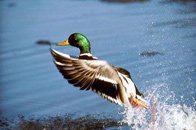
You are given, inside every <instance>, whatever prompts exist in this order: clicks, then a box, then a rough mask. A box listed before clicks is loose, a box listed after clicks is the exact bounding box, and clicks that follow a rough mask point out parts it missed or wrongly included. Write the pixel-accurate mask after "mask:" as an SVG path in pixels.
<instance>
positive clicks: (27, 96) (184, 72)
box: [0, 0, 196, 130]
mask: <svg viewBox="0 0 196 130" xmlns="http://www.w3.org/2000/svg"><path fill="white" fill-rule="evenodd" d="M160 1H164V0H160ZM160 1H155V0H154V1H153V0H151V1H146V2H136V3H135V2H132V1H131V0H130V1H128V0H127V1H124V2H128V4H105V3H104V2H100V0H97V1H90V0H86V1H81V0H75V1H72V0H66V1H65V0H64V1H58V2H56V1H47V0H42V1H39V0H37V1H36V0H35V1H25V0H24V1H23V0H20V1H12V0H9V1H6V0H1V1H0V9H1V10H2V11H1V17H2V20H1V24H0V26H1V27H0V28H1V30H0V42H1V44H0V60H1V62H0V68H1V73H0V76H1V77H0V116H1V118H0V129H1V128H13V127H12V126H13V125H14V126H16V125H18V127H19V128H20V129H31V128H32V129H34V128H36V129H40V128H42V129H43V128H47V129H50V128H53V129H55V128H56V127H57V128H65V129H66V128H72V127H74V128H77V127H80V128H84V129H85V128H100V129H104V128H107V129H110V128H111V129H113V128H114V129H129V128H130V129H134V128H135V129H138V130H140V129H142V130H145V129H149V128H151V127H153V126H152V124H151V122H152V119H151V118H152V116H151V114H152V108H151V104H152V100H151V99H152V95H151V94H153V95H154V96H155V98H156V99H157V102H156V116H155V123H154V128H156V129H192V128H193V129H194V128H195V127H196V126H195V125H194V124H196V123H195V119H196V115H195V110H196V105H195V104H196V100H195V97H196V96H195V95H196V90H195V83H196V80H195V77H196V71H195V70H196V67H195V60H194V59H195V49H196V48H195V41H196V39H195V38H196V34H195V32H196V23H195V21H196V16H195V13H196V11H195V2H190V3H189V2H172V4H171V3H170V2H169V3H164V4H163V3H162V2H160ZM120 2H123V1H120ZM12 3H14V4H12ZM51 9H52V10H53V11H51ZM92 10H93V11H92ZM73 32H81V33H83V34H85V35H86V36H88V38H89V39H90V41H91V44H92V45H91V47H92V52H93V54H94V56H96V57H99V58H100V59H105V60H107V61H108V62H109V63H111V64H113V65H115V66H120V67H123V68H125V69H127V70H128V71H130V72H131V75H132V78H133V79H134V81H135V83H136V84H137V86H138V87H139V89H140V90H141V92H143V93H144V96H145V98H146V99H147V100H148V101H149V109H148V110H145V109H136V108H129V109H125V110H124V108H123V107H120V106H118V105H115V104H112V103H110V102H107V101H106V100H104V99H102V98H101V97H99V96H97V95H96V94H94V93H93V92H88V91H79V90H78V89H77V88H74V87H72V86H71V85H69V84H68V83H67V82H66V81H65V80H64V79H63V77H62V76H61V75H60V74H59V72H58V71H57V69H56V67H55V65H54V64H53V62H52V57H51V55H50V52H49V46H48V45H49V44H51V43H52V44H54V43H53V41H62V40H65V39H66V38H67V37H68V36H69V35H70V34H71V33H73ZM40 39H44V40H40ZM56 49H57V50H59V51H62V52H64V53H68V54H71V55H76V56H77V55H78V50H77V49H75V48H72V47H67V48H62V47H56ZM65 113H70V115H69V116H64V115H65ZM73 113H80V114H75V115H74V116H72V114H73ZM96 113H98V115H96ZM18 115H22V118H19V119H18ZM58 115H60V116H58ZM80 115H84V116H80ZM89 115H90V116H89ZM99 115H101V117H100V118H99ZM106 115H114V116H115V118H113V117H112V118H110V117H107V116H106ZM48 116H49V117H54V118H44V117H48ZM31 118H32V119H31ZM12 124H13V125H12Z"/></svg>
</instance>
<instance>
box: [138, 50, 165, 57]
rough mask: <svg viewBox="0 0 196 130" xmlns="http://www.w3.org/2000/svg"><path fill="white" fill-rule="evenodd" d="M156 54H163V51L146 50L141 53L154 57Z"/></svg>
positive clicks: (141, 54)
mask: <svg viewBox="0 0 196 130" xmlns="http://www.w3.org/2000/svg"><path fill="white" fill-rule="evenodd" d="M155 55H163V53H161V52H158V51H144V52H142V53H140V56H144V57H152V56H155Z"/></svg>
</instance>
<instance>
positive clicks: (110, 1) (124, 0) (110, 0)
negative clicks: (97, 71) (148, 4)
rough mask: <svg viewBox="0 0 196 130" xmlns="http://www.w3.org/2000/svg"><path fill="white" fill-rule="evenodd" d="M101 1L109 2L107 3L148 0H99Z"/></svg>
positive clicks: (143, 0) (142, 0)
mask: <svg viewBox="0 0 196 130" xmlns="http://www.w3.org/2000/svg"><path fill="white" fill-rule="evenodd" d="M101 1H103V2H109V3H131V2H145V1H148V0H101Z"/></svg>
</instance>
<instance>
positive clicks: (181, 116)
mask: <svg viewBox="0 0 196 130" xmlns="http://www.w3.org/2000/svg"><path fill="white" fill-rule="evenodd" d="M155 86H156V89H153V90H149V91H148V92H147V93H146V95H147V96H146V98H147V101H148V102H149V109H146V110H145V109H142V108H132V107H130V108H126V109H125V110H124V111H123V112H122V114H123V116H124V118H123V121H122V122H123V123H127V124H128V126H129V127H130V129H131V130H132V129H133V130H196V110H195V109H194V107H188V106H187V105H186V104H178V103H175V102H176V101H177V100H179V99H176V98H175V94H174V92H171V91H169V89H168V88H169V87H168V85H167V84H159V85H155ZM153 98H154V99H153ZM180 100H183V98H181V99H180ZM153 103H154V107H153V105H152V104H153ZM153 109H155V110H153ZM153 111H154V113H153ZM153 114H155V115H154V116H153Z"/></svg>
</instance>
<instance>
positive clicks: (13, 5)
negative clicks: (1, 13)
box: [7, 3, 16, 7]
mask: <svg viewBox="0 0 196 130" xmlns="http://www.w3.org/2000/svg"><path fill="white" fill-rule="evenodd" d="M7 6H8V7H15V6H16V3H9V4H8V5H7Z"/></svg>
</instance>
